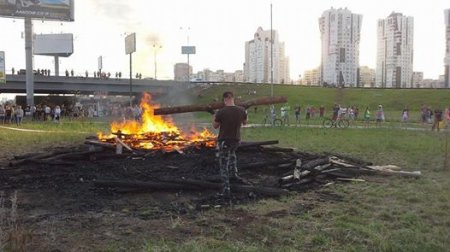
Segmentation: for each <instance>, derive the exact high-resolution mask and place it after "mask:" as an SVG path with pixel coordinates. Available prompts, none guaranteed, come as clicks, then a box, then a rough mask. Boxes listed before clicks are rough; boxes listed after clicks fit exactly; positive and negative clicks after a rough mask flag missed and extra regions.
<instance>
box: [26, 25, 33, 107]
mask: <svg viewBox="0 0 450 252" xmlns="http://www.w3.org/2000/svg"><path fill="white" fill-rule="evenodd" d="M32 36H33V23H32V21H31V18H29V17H26V18H25V62H26V91H27V105H28V106H30V107H31V106H34V73H33V38H32Z"/></svg>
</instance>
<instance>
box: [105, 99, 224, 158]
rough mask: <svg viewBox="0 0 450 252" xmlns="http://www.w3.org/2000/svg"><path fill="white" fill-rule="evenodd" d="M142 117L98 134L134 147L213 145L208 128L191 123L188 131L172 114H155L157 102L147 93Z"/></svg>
mask: <svg viewBox="0 0 450 252" xmlns="http://www.w3.org/2000/svg"><path fill="white" fill-rule="evenodd" d="M140 107H141V109H142V115H141V118H140V119H141V120H140V121H136V120H124V121H120V122H113V123H112V124H111V133H109V134H105V133H103V132H100V133H98V134H97V137H98V139H99V140H100V141H102V142H109V143H114V142H116V141H118V140H120V141H122V142H123V143H125V144H126V145H128V146H130V147H131V148H133V149H141V150H162V151H165V152H171V151H181V150H183V149H186V148H189V147H197V148H214V147H215V139H216V135H215V134H214V133H212V132H210V131H208V129H206V128H203V130H202V131H197V129H196V127H195V126H192V127H191V129H190V130H189V132H187V133H185V132H183V131H182V130H181V129H180V128H178V127H177V126H176V125H175V123H174V122H173V120H172V118H171V117H169V116H164V117H163V116H158V115H154V110H155V109H156V108H159V105H158V104H154V103H152V101H151V95H150V94H148V93H144V96H143V97H142V99H141V102H140Z"/></svg>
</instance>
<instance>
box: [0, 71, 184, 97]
mask: <svg viewBox="0 0 450 252" xmlns="http://www.w3.org/2000/svg"><path fill="white" fill-rule="evenodd" d="M187 86H188V85H187V83H186V82H178V81H172V80H154V79H133V80H132V93H133V95H136V94H139V93H142V92H150V93H151V94H154V95H164V94H167V93H168V92H169V91H170V90H172V89H175V88H186V87H187ZM0 93H24V94H25V93H26V75H6V84H5V85H0ZM34 93H35V94H96V93H102V94H108V95H129V93H130V79H115V78H109V79H99V78H90V77H87V78H86V77H66V76H42V75H35V76H34Z"/></svg>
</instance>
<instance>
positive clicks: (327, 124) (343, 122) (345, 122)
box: [322, 118, 350, 129]
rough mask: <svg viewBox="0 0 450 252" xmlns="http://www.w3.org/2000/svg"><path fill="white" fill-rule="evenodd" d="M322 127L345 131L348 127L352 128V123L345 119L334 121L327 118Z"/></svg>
mask: <svg viewBox="0 0 450 252" xmlns="http://www.w3.org/2000/svg"><path fill="white" fill-rule="evenodd" d="M322 126H323V127H324V128H332V127H335V128H344V129H346V128H348V126H350V122H349V121H348V120H347V119H344V118H338V119H336V120H332V119H329V118H327V119H325V120H323V122H322Z"/></svg>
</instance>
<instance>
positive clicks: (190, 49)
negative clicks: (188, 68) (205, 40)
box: [181, 46, 195, 54]
mask: <svg viewBox="0 0 450 252" xmlns="http://www.w3.org/2000/svg"><path fill="white" fill-rule="evenodd" d="M181 54H195V46H182V47H181Z"/></svg>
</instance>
